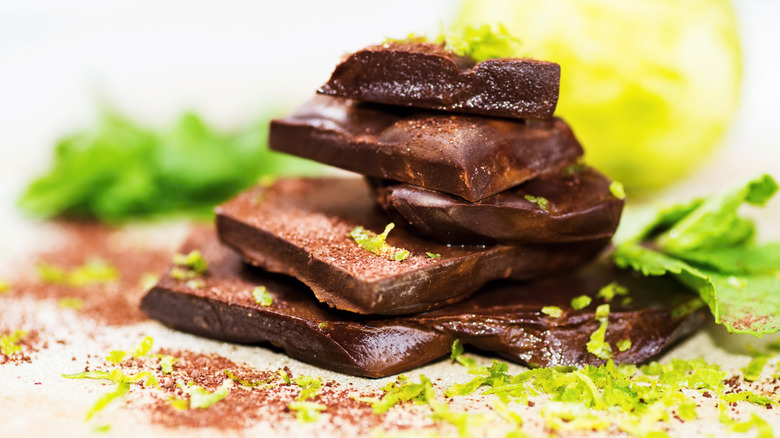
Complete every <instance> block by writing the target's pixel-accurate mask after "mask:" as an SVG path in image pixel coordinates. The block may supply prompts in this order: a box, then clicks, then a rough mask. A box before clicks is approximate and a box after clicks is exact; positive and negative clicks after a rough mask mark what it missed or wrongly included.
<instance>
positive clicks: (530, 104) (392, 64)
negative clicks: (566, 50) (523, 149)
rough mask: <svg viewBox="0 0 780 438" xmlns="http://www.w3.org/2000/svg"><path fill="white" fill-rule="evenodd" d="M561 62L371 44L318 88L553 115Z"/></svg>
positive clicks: (464, 108) (438, 105) (403, 101)
mask: <svg viewBox="0 0 780 438" xmlns="http://www.w3.org/2000/svg"><path fill="white" fill-rule="evenodd" d="M560 78H561V67H560V66H559V65H558V64H555V63H552V62H544V61H535V60H532V59H488V60H486V61H482V62H480V63H479V64H476V65H474V61H473V60H472V59H470V58H462V57H458V56H456V55H455V54H453V53H452V52H448V51H445V50H444V49H443V46H442V45H439V44H425V43H405V44H404V43H388V44H384V45H381V46H370V47H366V48H365V49H363V50H360V51H357V52H355V53H353V54H351V55H350V56H349V57H347V58H346V59H345V60H344V61H343V62H341V64H339V65H338V66H337V67H336V70H335V71H334V72H333V75H332V76H331V77H330V80H329V81H328V83H327V84H325V85H323V86H322V88H320V89H319V90H318V92H319V93H322V94H328V95H331V96H340V97H348V98H350V99H356V100H361V101H366V102H377V103H383V104H390V105H401V106H412V107H417V108H429V109H437V110H445V111H450V112H457V113H469V114H482V115H487V116H494V117H513V118H542V119H543V118H550V117H552V115H553V112H554V111H555V105H556V103H557V102H558V88H559V82H560Z"/></svg>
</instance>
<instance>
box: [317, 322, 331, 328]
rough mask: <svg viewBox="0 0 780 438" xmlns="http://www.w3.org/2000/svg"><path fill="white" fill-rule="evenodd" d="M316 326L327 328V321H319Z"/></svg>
mask: <svg viewBox="0 0 780 438" xmlns="http://www.w3.org/2000/svg"><path fill="white" fill-rule="evenodd" d="M317 328H318V329H320V330H323V329H326V328H328V323H327V322H321V323H319V324H317Z"/></svg>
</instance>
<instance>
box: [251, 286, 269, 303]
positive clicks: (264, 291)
mask: <svg viewBox="0 0 780 438" xmlns="http://www.w3.org/2000/svg"><path fill="white" fill-rule="evenodd" d="M252 296H253V297H254V298H255V303H257V304H259V305H261V306H263V307H268V306H270V305H271V304H273V303H274V297H272V296H271V294H270V293H268V288H266V287H265V286H258V287H256V288H254V289H252Z"/></svg>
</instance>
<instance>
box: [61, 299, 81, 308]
mask: <svg viewBox="0 0 780 438" xmlns="http://www.w3.org/2000/svg"><path fill="white" fill-rule="evenodd" d="M57 305H58V306H59V307H60V308H61V309H73V310H81V309H82V308H84V300H82V299H81V298H76V297H62V298H60V299H59V300H58V301H57Z"/></svg>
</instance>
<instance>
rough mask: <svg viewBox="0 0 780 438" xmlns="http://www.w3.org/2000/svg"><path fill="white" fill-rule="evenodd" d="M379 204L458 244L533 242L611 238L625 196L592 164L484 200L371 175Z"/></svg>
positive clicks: (400, 220)
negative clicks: (618, 194)
mask: <svg viewBox="0 0 780 438" xmlns="http://www.w3.org/2000/svg"><path fill="white" fill-rule="evenodd" d="M369 183H370V184H371V187H372V189H373V190H372V193H373V195H374V199H375V200H376V201H377V203H378V204H379V205H380V206H381V207H382V208H383V209H384V210H385V212H386V213H387V214H388V215H389V217H390V218H391V219H392V220H393V221H395V223H397V224H404V225H406V226H407V227H408V228H409V229H410V230H412V231H414V232H415V233H416V234H418V235H420V236H422V237H425V238H429V239H433V240H437V241H439V242H444V243H454V244H495V243H508V244H528V243H553V242H576V241H583V240H594V239H607V238H609V237H611V236H612V234H614V232H615V229H616V228H617V226H618V223H619V222H620V214H621V212H622V210H623V200H621V199H618V198H616V197H615V196H613V195H612V193H610V190H609V186H610V180H609V179H608V178H607V177H605V176H604V175H602V174H600V173H599V172H597V171H596V170H594V169H592V168H587V169H583V170H580V171H571V169H564V170H562V171H560V170H556V171H554V172H551V173H548V174H545V175H542V176H540V177H539V178H535V179H533V180H531V181H527V182H525V183H523V184H521V185H519V186H517V187H513V188H511V189H508V190H505V191H503V192H501V193H498V194H496V195H493V196H490V197H487V198H485V199H483V200H481V201H477V202H468V201H465V200H463V199H462V198H458V197H457V196H452V195H449V194H447V193H442V192H437V191H435V190H428V189H424V188H421V187H417V186H413V185H410V184H404V183H398V182H393V181H389V180H376V179H370V180H369Z"/></svg>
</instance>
